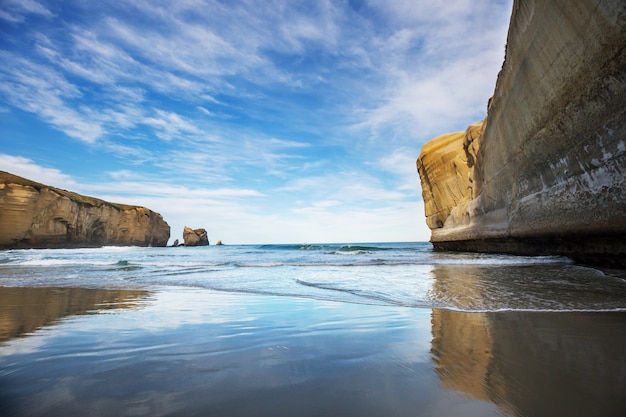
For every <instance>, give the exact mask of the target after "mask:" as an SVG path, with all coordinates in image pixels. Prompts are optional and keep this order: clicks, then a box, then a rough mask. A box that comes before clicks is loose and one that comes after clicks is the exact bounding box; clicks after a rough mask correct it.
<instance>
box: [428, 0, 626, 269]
mask: <svg viewBox="0 0 626 417" xmlns="http://www.w3.org/2000/svg"><path fill="white" fill-rule="evenodd" d="M470 130H472V129H470ZM470 130H468V133H466V134H455V135H456V136H455V137H456V140H455V141H454V143H453V144H452V143H448V140H447V139H446V138H447V137H448V136H449V135H444V136H442V137H439V138H436V139H434V140H433V141H432V142H429V143H428V144H427V145H426V146H424V148H423V149H422V153H421V155H420V157H419V159H418V162H417V166H418V171H419V174H420V178H421V182H422V189H423V196H424V202H425V210H426V216H427V223H428V225H429V227H430V228H431V229H432V237H431V242H433V244H434V246H435V247H436V248H438V249H453V250H477V251H492V252H512V253H527V254H549V253H556V254H564V255H569V256H572V257H574V258H576V259H579V260H582V261H585V262H600V263H610V264H618V265H622V266H624V265H626V260H624V259H626V256H624V255H626V188H625V187H624V184H625V182H626V181H625V180H626V3H625V2H624V1H622V0H609V1H597V0H596V1H593V0H581V1H577V2H571V1H567V0H553V1H550V2H543V1H535V0H523V1H522V0H519V1H515V2H514V5H513V13H512V16H511V23H510V28H509V34H508V40H507V48H506V58H505V61H504V65H503V68H502V71H501V72H500V74H499V76H498V80H497V83H496V89H495V93H494V96H493V98H492V100H491V101H490V103H489V106H488V112H487V118H486V120H485V121H484V126H483V127H482V129H481V130H480V131H479V134H478V135H476V131H475V130H472V131H471V132H470ZM461 137H462V139H461ZM453 147H456V153H455V152H454V151H453V150H452V148H453ZM460 165H462V166H460ZM459 190H462V192H461V191H459Z"/></svg>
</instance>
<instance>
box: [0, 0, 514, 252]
mask: <svg viewBox="0 0 626 417" xmlns="http://www.w3.org/2000/svg"><path fill="white" fill-rule="evenodd" d="M0 1H2V3H1V4H2V7H0V20H2V21H3V22H4V25H3V26H2V27H1V28H0V31H1V32H2V33H1V34H2V40H0V60H2V62H3V65H2V66H0V109H5V110H6V111H4V112H1V113H0V117H3V118H4V120H8V121H10V122H11V123H13V122H14V121H15V124H16V125H17V123H18V122H19V123H22V120H24V121H25V122H23V124H22V126H23V125H27V124H29V121H32V120H36V121H37V123H40V124H41V125H43V126H44V127H43V128H41V129H42V131H43V132H44V133H43V135H45V134H46V133H47V131H46V130H45V129H51V130H55V131H56V132H61V133H62V134H63V135H65V136H67V139H68V140H67V141H66V140H65V139H64V140H62V141H59V143H58V146H59V147H60V148H61V147H64V148H63V151H64V154H63V156H64V157H66V156H67V155H71V156H72V157H75V158H76V159H82V158H84V159H86V160H89V161H96V162H98V163H96V164H92V165H90V166H89V169H90V173H89V175H87V174H82V173H80V172H79V171H78V170H79V169H80V168H78V166H80V164H77V163H75V162H70V161H68V160H67V159H65V160H63V158H58V160H57V161H56V162H55V165H53V166H55V167H63V170H59V169H58V168H57V173H56V177H55V175H53V174H54V173H53V172H48V171H46V170H47V169H53V168H41V169H39V170H38V169H36V168H35V166H36V165H37V164H38V163H40V164H44V165H45V164H48V163H49V161H50V160H51V159H50V158H52V156H48V155H45V157H44V156H42V155H40V156H39V158H37V157H36V155H37V152H45V151H43V150H42V151H38V147H37V146H38V144H39V145H41V148H42V149H44V148H45V149H51V148H54V147H55V146H57V143H54V144H51V145H48V143H44V137H43V136H41V135H42V134H41V132H39V131H38V132H36V133H32V137H33V139H32V140H31V141H29V144H28V146H29V149H30V150H31V151H29V153H26V154H24V155H28V156H29V157H32V158H33V159H32V160H19V157H18V156H14V157H13V158H18V160H17V161H18V162H19V163H18V162H15V160H14V164H13V165H11V166H14V167H15V169H21V170H22V171H20V172H25V173H29V172H30V173H32V174H34V175H42V173H46V172H48V174H50V175H51V178H53V179H54V178H58V179H59V180H63V175H61V172H72V174H73V175H75V176H76V178H81V177H83V176H84V177H89V178H91V179H90V180H89V181H83V180H78V179H77V180H75V181H74V182H73V183H71V184H73V185H75V186H77V187H78V188H80V189H77V191H82V192H94V193H98V194H101V193H102V194H104V195H105V196H110V197H111V198H117V199H119V198H121V199H123V200H124V201H122V202H129V203H137V204H144V205H146V204H148V203H149V204H154V207H151V208H155V209H160V210H161V211H163V214H167V215H168V216H172V218H173V219H175V220H174V221H172V223H174V222H176V223H178V222H180V223H182V220H181V219H182V218H183V216H187V217H186V218H189V219H190V220H191V219H197V221H198V222H201V220H202V218H206V217H210V218H213V219H215V221H216V222H221V223H222V224H231V223H232V226H230V225H229V226H228V228H229V229H228V233H229V234H232V236H243V235H242V233H243V232H237V231H236V230H235V229H237V228H238V227H239V229H237V230H246V229H247V230H248V232H250V230H253V229H254V230H255V232H254V233H257V231H258V234H257V235H256V236H261V234H262V233H269V232H271V230H269V229H271V228H270V227H268V228H267V229H268V230H261V229H264V227H265V226H263V227H259V225H258V224H259V223H263V224H265V223H271V222H276V224H280V225H281V226H280V227H282V228H283V229H284V231H283V232H281V233H287V234H289V236H290V237H289V239H290V240H293V239H295V238H296V237H297V236H300V234H299V233H298V232H295V231H292V229H294V230H295V229H298V228H302V230H305V229H306V230H307V231H309V232H310V233H317V232H314V231H312V229H313V228H314V227H313V226H309V225H313V224H315V222H318V223H317V226H316V227H318V229H320V230H321V229H322V228H323V229H324V235H325V236H331V235H332V230H327V228H326V226H322V225H321V223H319V222H327V223H324V224H333V225H335V226H337V227H339V225H340V224H341V222H342V221H343V222H344V223H345V224H346V225H350V227H348V226H346V230H347V229H348V228H350V230H356V229H357V223H358V221H357V219H358V220H359V221H361V222H372V223H377V224H387V225H389V228H390V229H391V228H394V227H396V226H392V225H391V220H384V221H383V220H381V218H380V217H378V220H375V218H374V217H375V216H383V215H389V216H394V214H392V213H393V212H394V210H393V208H392V207H396V208H397V211H398V213H399V212H402V214H397V216H398V217H401V218H402V219H403V220H402V221H403V222H404V223H403V224H404V225H405V227H404V228H405V229H407V227H406V224H407V222H409V213H410V212H411V211H416V210H419V207H418V208H416V207H415V205H416V204H417V205H418V206H419V203H418V202H419V200H420V192H419V179H418V177H417V173H416V172H415V165H414V161H415V158H416V157H417V155H418V154H419V148H420V146H421V145H422V144H423V143H424V142H425V141H427V140H428V139H430V138H432V137H434V136H436V135H439V134H442V133H445V132H448V131H451V130H461V129H464V128H465V125H467V124H468V123H471V122H474V121H476V120H478V119H480V118H482V117H484V115H485V112H486V105H487V100H488V98H489V96H490V95H491V94H492V92H493V88H494V85H495V77H496V74H497V71H498V70H499V68H500V65H501V63H502V58H503V56H504V36H505V33H506V26H507V23H508V14H509V13H510V9H511V8H510V5H511V0H477V1H470V0H451V1H446V2H440V1H435V0H416V1H408V0H407V1H404V0H398V1H392V2H390V1H383V0H366V1H363V2H336V1H331V0H322V1H314V2H311V1H284V0H269V1H267V2H265V3H263V7H260V6H259V4H257V3H256V2H253V1H251V0H236V1H230V2H223V1H219V0H190V1H177V2H171V1H167V0H134V1H108V0H103V1H98V2H82V3H68V4H67V5H64V6H63V8H61V7H60V6H59V4H57V3H54V2H49V3H48V2H44V1H40V2H37V1H35V0H24V1H14V0H4V1H3V0H0ZM67 10H70V12H69V13H66V12H65V11H67ZM62 12H63V13H62ZM24 114H26V116H25V115H24ZM13 128H14V129H16V130H14V131H13V135H12V136H14V137H28V136H27V135H28V133H27V132H26V131H22V130H17V129H19V128H21V126H20V127H18V128H15V127H12V129H13ZM56 132H55V134H54V135H51V136H55V135H56V136H55V137H59V134H57V133H56ZM61 136H62V135H61ZM0 140H1V139H0ZM24 146H26V145H24ZM12 149H13V150H12V153H14V154H15V155H20V152H19V148H18V147H17V146H12ZM5 152H6V153H7V154H9V153H11V152H9V151H5ZM7 156H8V155H5V157H7ZM20 161H21V162H20ZM64 161H65V162H64ZM64 164H65V165H64ZM85 164H87V163H85ZM98 165H99V166H98ZM29 166H30V168H28V167H29ZM29 170H30V171H29ZM16 173H17V172H16ZM109 173H110V174H109ZM38 178H39V177H35V178H33V179H38ZM103 178H106V181H104V180H103ZM43 179H45V178H43ZM64 180H65V181H66V182H67V181H70V180H71V177H65V179H64ZM111 181H115V183H116V187H117V190H116V191H115V192H113V191H110V192H107V189H106V187H107V186H109V187H110V185H108V184H107V183H106V182H109V183H110V182H111ZM53 185H54V184H53ZM158 193H161V194H160V195H159V194H158ZM366 210H370V212H369V213H370V214H367V213H366ZM350 212H352V214H350ZM207 213H211V215H209V214H207ZM203 216H204V217H203ZM289 216H295V217H293V218H289ZM414 216H415V217H414V219H413V221H414V222H416V223H418V224H419V223H420V222H421V219H420V218H419V214H414ZM237 219H239V220H237ZM332 219H341V220H337V221H334V220H332ZM235 223H238V224H239V226H237V224H235ZM255 224H256V226H255ZM177 227H178V226H177ZM225 227H226V226H225ZM381 227H382V226H381ZM397 229H398V230H399V229H401V227H400V226H398V227H397ZM224 230H226V229H224ZM224 233H225V234H226V231H225V232H224ZM287 234H286V235H285V236H287ZM320 236H321V232H320ZM241 239H242V240H248V241H250V240H254V239H256V238H254V239H253V238H252V237H251V238H249V239H244V238H241ZM285 239H287V238H285ZM307 240H308V239H307Z"/></svg>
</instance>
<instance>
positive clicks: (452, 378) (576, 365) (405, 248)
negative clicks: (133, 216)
mask: <svg viewBox="0 0 626 417" xmlns="http://www.w3.org/2000/svg"><path fill="white" fill-rule="evenodd" d="M625 287H626V284H625V282H624V280H623V279H620V278H617V277H612V276H608V275H605V274H603V273H601V272H600V271H597V270H595V269H592V268H587V267H581V266H576V265H572V264H571V263H570V262H569V261H567V260H566V259H563V258H524V257H521V258H518V257H510V256H493V255H472V254H438V253H433V252H431V251H430V250H429V246H428V245H427V244H421V243H418V244H374V245H323V246H317V247H312V246H297V245H296V246H293V245H288V246H233V247H208V248H102V249H85V250H41V251H38V250H32V251H30V250H28V251H8V252H3V253H1V254H0V415H3V416H4V415H15V416H67V415H93V416H120V415H128V416H155V415H156V416H178V415H180V416H188V415H215V416H220V415H223V416H240V415H241V416H244V415H245V416H250V415H259V416H264V415H274V416H282V415H284V416H287V415H290V416H291V415H299V416H317V415H362V416H386V417H387V416H409V415H413V416H450V415H455V416H554V415H568V416H589V415H602V416H613V415H614V416H622V415H624V414H625V413H624V412H625V411H626V402H625V401H624V399H623V392H624V387H626V350H625V349H624V346H626V312H625V311H626V292H625V291H626V289H625Z"/></svg>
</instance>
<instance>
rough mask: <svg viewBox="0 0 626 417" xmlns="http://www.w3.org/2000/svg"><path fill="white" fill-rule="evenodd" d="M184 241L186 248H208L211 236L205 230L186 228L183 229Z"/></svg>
mask: <svg viewBox="0 0 626 417" xmlns="http://www.w3.org/2000/svg"><path fill="white" fill-rule="evenodd" d="M183 240H184V241H185V246H208V245H209V236H208V234H207V231H206V230H205V229H192V228H191V227H188V226H185V228H184V229H183Z"/></svg>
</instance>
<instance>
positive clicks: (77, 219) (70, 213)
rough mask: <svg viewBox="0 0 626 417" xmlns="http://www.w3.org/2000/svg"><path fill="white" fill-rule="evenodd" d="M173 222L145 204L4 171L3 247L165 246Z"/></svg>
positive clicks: (0, 189)
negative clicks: (89, 194)
mask: <svg viewBox="0 0 626 417" xmlns="http://www.w3.org/2000/svg"><path fill="white" fill-rule="evenodd" d="M169 236H170V227H169V225H168V224H167V223H166V222H165V221H164V220H163V218H162V217H161V215H160V214H158V213H155V212H153V211H151V210H149V209H147V208H144V207H138V206H128V205H123V204H115V203H108V202H106V201H103V200H100V199H97V198H93V197H86V196H83V195H80V194H76V193H72V192H69V191H65V190H61V189H58V188H54V187H49V186H47V185H43V184H40V183H37V182H34V181H30V180H27V179H25V178H22V177H18V176H16V175H12V174H9V173H7V172H3V171H0V248H4V249H7V248H68V247H69V248H71V247H98V246H104V245H110V246H126V245H137V246H165V245H166V244H167V241H168V239H169Z"/></svg>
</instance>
